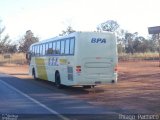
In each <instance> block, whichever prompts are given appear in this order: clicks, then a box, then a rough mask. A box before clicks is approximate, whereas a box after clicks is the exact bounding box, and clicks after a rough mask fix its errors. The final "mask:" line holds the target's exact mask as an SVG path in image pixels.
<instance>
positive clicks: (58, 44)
mask: <svg viewBox="0 0 160 120" xmlns="http://www.w3.org/2000/svg"><path fill="white" fill-rule="evenodd" d="M56 54H57V55H58V54H60V41H57V45H56Z"/></svg>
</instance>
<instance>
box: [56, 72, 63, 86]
mask: <svg viewBox="0 0 160 120" xmlns="http://www.w3.org/2000/svg"><path fill="white" fill-rule="evenodd" d="M55 85H56V87H57V88H58V89H61V88H62V85H61V78H60V75H59V73H58V72H57V73H56V75H55Z"/></svg>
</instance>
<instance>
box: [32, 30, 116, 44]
mask: <svg viewBox="0 0 160 120" xmlns="http://www.w3.org/2000/svg"><path fill="white" fill-rule="evenodd" d="M80 33H107V34H114V33H113V32H81V31H78V32H73V33H70V34H69V35H64V36H56V37H53V38H49V39H45V40H42V41H39V42H36V43H34V44H32V45H31V46H33V45H38V44H42V43H47V42H50V41H53V40H58V39H64V38H67V37H74V36H75V35H76V34H80Z"/></svg>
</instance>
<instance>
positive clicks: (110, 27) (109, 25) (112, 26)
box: [97, 20, 119, 32]
mask: <svg viewBox="0 0 160 120" xmlns="http://www.w3.org/2000/svg"><path fill="white" fill-rule="evenodd" d="M118 28H119V24H118V23H117V22H116V21H114V20H108V21H106V22H104V23H101V24H100V25H98V26H97V30H98V31H109V32H115V31H116V30H117V29H118Z"/></svg>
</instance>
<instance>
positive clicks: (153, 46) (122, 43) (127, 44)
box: [0, 20, 158, 54]
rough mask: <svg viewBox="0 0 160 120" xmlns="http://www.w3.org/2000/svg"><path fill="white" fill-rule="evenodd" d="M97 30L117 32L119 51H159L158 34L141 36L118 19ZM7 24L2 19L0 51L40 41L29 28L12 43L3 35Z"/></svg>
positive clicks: (25, 48)
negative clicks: (4, 24) (146, 36)
mask: <svg viewBox="0 0 160 120" xmlns="http://www.w3.org/2000/svg"><path fill="white" fill-rule="evenodd" d="M96 30H97V31H96V32H102V31H108V32H115V33H116V34H117V46H118V52H119V53H131V54H134V53H145V52H157V51H158V39H157V38H158V36H157V35H152V36H151V37H149V38H145V37H143V36H140V35H139V34H138V32H134V33H131V32H128V31H127V30H124V29H122V28H120V25H119V24H118V23H117V21H114V20H107V21H105V22H103V23H101V24H99V25H97V27H96ZM4 31H5V26H2V25H1V21H0V53H1V54H3V53H15V52H24V53H26V52H27V51H28V48H29V47H30V45H31V44H33V43H35V42H38V41H39V38H38V37H35V36H34V34H33V32H32V31H31V30H27V31H26V33H25V35H24V36H23V37H22V38H21V39H20V40H19V41H18V43H17V44H15V43H11V39H10V37H9V35H3V33H4ZM75 31H76V30H74V29H73V28H72V27H71V26H68V27H67V28H66V30H63V31H62V33H60V34H59V35H60V36H63V35H67V34H70V33H73V32H75Z"/></svg>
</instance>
